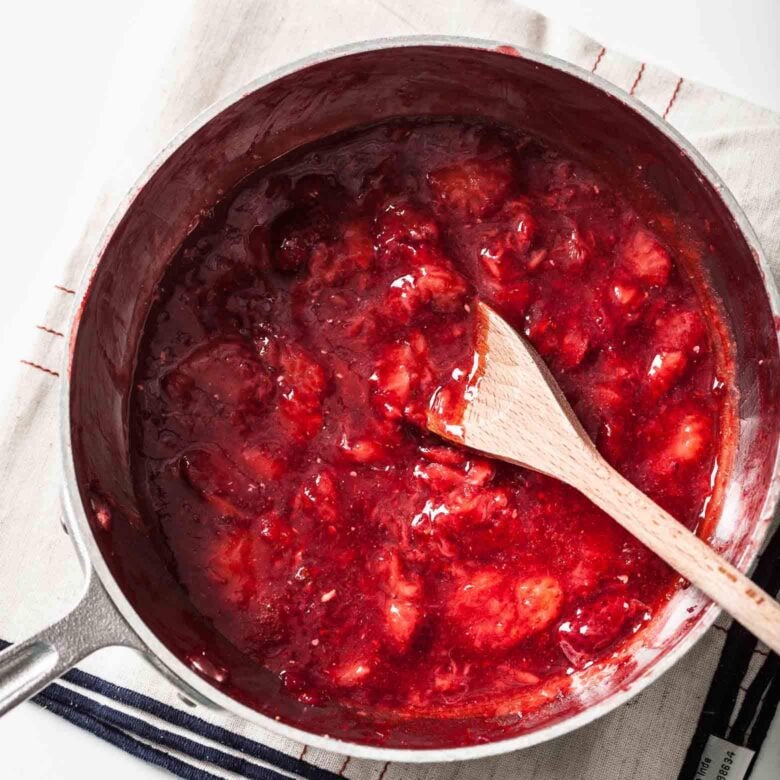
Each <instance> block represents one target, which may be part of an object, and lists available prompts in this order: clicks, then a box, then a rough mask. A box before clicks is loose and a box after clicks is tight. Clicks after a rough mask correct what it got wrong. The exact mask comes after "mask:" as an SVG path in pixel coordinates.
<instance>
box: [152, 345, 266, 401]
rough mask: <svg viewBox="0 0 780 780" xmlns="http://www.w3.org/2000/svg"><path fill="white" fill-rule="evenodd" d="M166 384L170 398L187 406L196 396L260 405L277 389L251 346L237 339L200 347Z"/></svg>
mask: <svg viewBox="0 0 780 780" xmlns="http://www.w3.org/2000/svg"><path fill="white" fill-rule="evenodd" d="M162 384H163V388H164V389H165V392H166V393H167V394H168V396H169V397H170V398H171V399H172V400H174V401H175V402H176V403H177V404H181V405H182V406H185V407H186V406H187V405H188V404H189V403H190V402H191V401H192V400H193V399H194V395H195V394H200V395H202V396H205V397H206V398H208V399H209V400H210V401H216V402H218V403H222V404H230V405H239V404H248V403H252V402H258V403H260V402H263V401H265V400H266V399H267V398H268V397H269V396H270V394H271V392H272V388H273V385H272V384H271V380H270V377H269V376H268V373H267V372H266V371H265V370H264V368H263V366H262V365H261V364H260V363H259V362H258V361H257V360H256V359H255V357H254V355H253V354H252V351H251V350H250V349H249V347H247V346H246V345H245V344H244V343H243V342H239V341H234V340H229V341H213V342H210V343H208V344H206V345H204V346H202V347H198V348H197V349H196V350H194V351H193V352H192V353H190V354H189V355H188V356H187V357H185V358H184V359H183V360H181V361H180V362H179V363H177V364H176V365H175V366H174V367H173V368H172V369H171V370H170V371H169V372H168V373H167V374H166V375H165V377H164V378H163V382H162Z"/></svg>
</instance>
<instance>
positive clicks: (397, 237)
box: [377, 201, 439, 249]
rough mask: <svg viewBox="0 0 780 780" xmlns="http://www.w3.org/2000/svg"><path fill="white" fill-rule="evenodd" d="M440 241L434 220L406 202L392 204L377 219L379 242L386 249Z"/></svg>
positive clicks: (437, 227)
mask: <svg viewBox="0 0 780 780" xmlns="http://www.w3.org/2000/svg"><path fill="white" fill-rule="evenodd" d="M438 239H439V226H438V225H437V224H436V221H435V220H434V218H433V217H432V216H431V215H430V214H426V213H425V212H424V211H423V210H422V209H420V208H418V207H416V206H413V205H411V204H410V203H408V202H406V201H395V202H391V203H390V204H388V205H387V206H386V207H385V209H384V210H383V211H382V213H381V214H380V215H379V217H378V218H377V242H378V243H379V245H380V246H381V247H383V248H384V249H391V248H393V247H394V246H395V245H398V244H412V245H414V244H420V243H422V242H424V241H438Z"/></svg>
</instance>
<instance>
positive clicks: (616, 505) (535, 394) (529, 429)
mask: <svg viewBox="0 0 780 780" xmlns="http://www.w3.org/2000/svg"><path fill="white" fill-rule="evenodd" d="M477 352H478V356H479V357H478V360H479V364H478V365H477V366H476V368H475V370H474V371H473V376H472V378H471V379H470V381H469V385H468V388H467V390H466V393H465V396H464V401H463V405H462V407H461V408H460V409H458V411H457V414H456V416H457V417H458V418H459V419H447V418H446V416H442V415H441V414H440V413H439V412H437V411H436V401H435V399H434V400H433V402H432V404H431V411H430V412H429V415H428V428H429V429H430V430H431V431H433V432H434V433H437V434H439V435H441V436H443V437H445V438H447V439H450V440H451V441H455V442H457V443H459V444H464V445H466V446H467V447H471V448H472V449H475V450H479V451H480V452H483V453H485V454H487V455H491V456H492V457H495V458H499V459H501V460H505V461H507V462H509V463H514V464H516V465H519V466H524V467H526V468H529V469H533V470H534V471H539V472H541V473H543V474H547V475H549V476H551V477H555V478H557V479H560V480H561V481H563V482H565V483H566V484H568V485H571V486H572V487H574V488H576V489H577V490H579V491H580V492H581V493H583V494H584V495H585V496H586V497H587V498H589V499H590V500H591V501H592V502H593V503H594V504H595V505H596V506H598V507H600V508H601V509H602V510H604V512H606V513H607V514H608V515H609V516H610V517H612V518H614V519H615V520H616V521H617V522H618V523H620V525H622V526H623V528H625V529H626V530H627V531H628V532H629V533H630V534H632V535H633V536H634V537H636V538H637V539H638V540H639V541H640V542H642V544H644V545H646V546H647V547H648V548H649V549H650V550H652V551H653V552H654V553H655V554H656V555H658V556H659V557H660V558H662V559H663V560H664V561H666V563H668V564H669V565H670V566H671V567H672V568H673V569H675V570H676V571H677V572H679V573H680V574H682V576H683V577H685V578H686V579H687V580H688V581H690V582H691V583H692V584H693V585H695V586H696V587H697V588H699V589H700V590H701V591H703V592H704V593H705V594H706V595H707V596H709V597H710V598H711V599H712V600H713V601H715V602H717V603H718V604H719V605H720V606H721V607H722V608H723V609H725V610H726V611H727V612H728V613H729V614H731V615H732V616H733V617H734V618H736V619H737V620H738V621H739V622H740V623H741V624H742V625H743V626H745V628H747V629H749V630H750V631H751V632H752V633H753V634H755V636H757V637H758V638H759V639H761V640H762V641H763V642H765V643H766V644H767V645H768V646H769V647H770V648H771V649H772V650H774V651H775V652H776V653H780V604H778V603H777V602H776V601H775V600H774V599H773V598H772V597H771V596H770V595H769V594H768V593H766V592H765V591H763V590H762V589H761V588H759V587H758V586H757V585H756V584H755V583H753V582H751V581H750V580H749V579H748V578H747V577H746V576H745V575H744V574H742V573H741V572H739V571H738V570H737V569H735V568H734V567H733V566H732V565H731V564H730V563H728V561H726V560H725V559H724V558H722V557H721V556H720V555H718V554H717V553H716V552H715V551H714V550H712V549H711V548H710V547H708V546H707V544H706V543H705V542H703V541H702V540H701V539H700V538H699V537H698V536H696V535H695V534H693V533H691V531H689V530H688V529H687V528H685V526H683V525H682V524H681V523H679V522H677V520H675V519H674V518H673V517H672V516H671V515H670V514H669V513H668V512H665V511H664V510H663V509H661V507H660V506H658V504H656V503H655V502H654V501H651V500H650V499H649V498H648V497H647V496H646V495H645V494H644V493H642V492H641V491H640V490H639V489H638V488H636V487H634V486H633V485H632V484H631V483H630V482H629V481H628V480H627V479H625V478H624V477H623V476H621V475H620V474H619V473H618V472H617V471H616V470H615V469H614V468H612V466H610V465H609V464H608V463H607V462H606V461H605V460H604V458H602V457H601V455H600V454H599V452H598V450H597V449H596V447H595V445H594V444H593V442H592V441H591V440H590V438H589V437H588V434H587V433H586V432H585V430H584V429H583V427H582V425H581V424H580V422H579V420H578V419H577V417H576V416H575V414H574V412H573V411H572V408H571V407H570V406H569V404H568V402H567V401H566V399H565V398H564V396H563V393H562V392H561V390H560V388H559V387H558V385H557V383H556V381H555V379H553V377H552V374H550V372H549V370H548V369H547V367H546V366H545V365H544V363H543V362H542V359H541V358H540V357H539V355H537V353H536V352H535V351H534V349H533V348H532V347H531V346H530V345H529V344H527V343H526V341H525V340H524V339H523V338H521V337H520V336H519V335H518V334H517V333H516V332H515V331H514V330H513V329H512V327H511V326H510V325H509V324H508V323H507V322H506V321H505V320H504V319H502V318H501V317H500V316H499V315H498V314H496V312H494V311H493V310H492V309H491V308H490V307H488V306H486V305H485V304H482V303H480V304H478V328H477Z"/></svg>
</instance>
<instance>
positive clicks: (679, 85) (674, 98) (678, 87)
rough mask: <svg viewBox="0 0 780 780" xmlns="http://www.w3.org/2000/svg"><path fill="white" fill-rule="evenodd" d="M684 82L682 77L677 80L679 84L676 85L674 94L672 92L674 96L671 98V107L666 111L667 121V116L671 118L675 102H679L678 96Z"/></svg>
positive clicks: (667, 107) (668, 106)
mask: <svg viewBox="0 0 780 780" xmlns="http://www.w3.org/2000/svg"><path fill="white" fill-rule="evenodd" d="M682 83H683V80H682V76H681V77H680V78H679V79H677V84H675V87H674V92H672V96H671V97H670V98H669V105H667V106H666V111H664V119H666V117H667V116H669V112H670V111H671V110H672V106H673V105H674V101H675V100H677V95H678V93H679V92H680V87H681V86H682Z"/></svg>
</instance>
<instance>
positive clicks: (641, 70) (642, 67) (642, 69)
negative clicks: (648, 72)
mask: <svg viewBox="0 0 780 780" xmlns="http://www.w3.org/2000/svg"><path fill="white" fill-rule="evenodd" d="M644 72H645V63H644V62H643V63H642V64H641V65H640V66H639V73H637V74H636V78H635V79H634V83H633V84H632V85H631V91H630V92H629V93H628V94H629V95H633V94H634V92H636V88H637V86H638V84H639V82H640V81H641V80H642V74H643V73H644Z"/></svg>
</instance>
